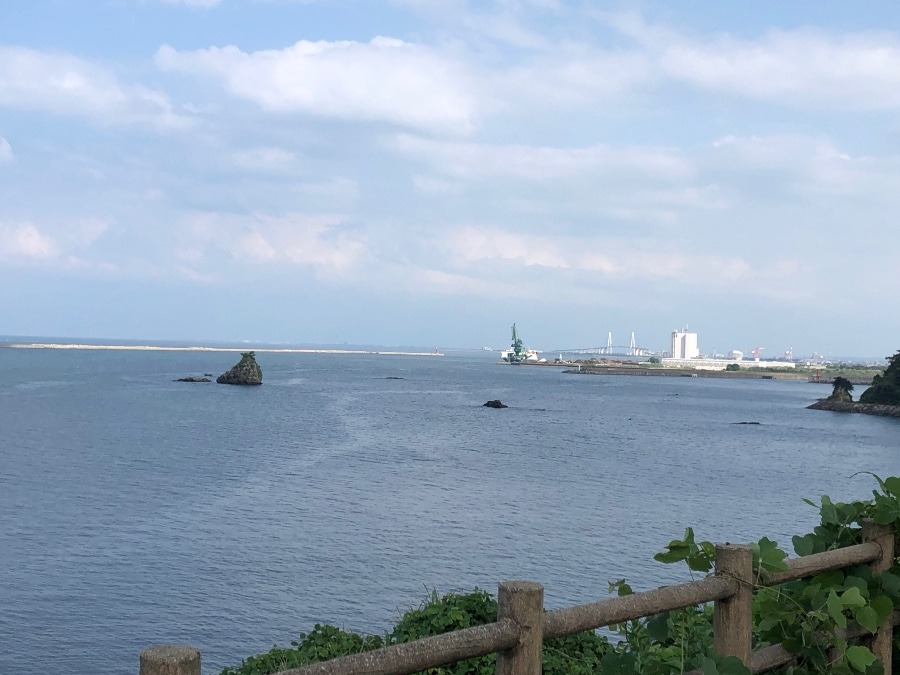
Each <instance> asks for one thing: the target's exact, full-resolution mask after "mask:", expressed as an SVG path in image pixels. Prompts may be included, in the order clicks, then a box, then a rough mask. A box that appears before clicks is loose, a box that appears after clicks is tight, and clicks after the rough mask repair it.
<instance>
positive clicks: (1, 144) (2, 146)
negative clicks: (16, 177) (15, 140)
mask: <svg viewBox="0 0 900 675" xmlns="http://www.w3.org/2000/svg"><path fill="white" fill-rule="evenodd" d="M12 158H13V149H12V146H11V145H10V144H9V141H8V140H6V139H5V138H3V136H0V164H2V163H3V162H11V161H12Z"/></svg>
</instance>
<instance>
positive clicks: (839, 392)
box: [828, 377, 853, 401]
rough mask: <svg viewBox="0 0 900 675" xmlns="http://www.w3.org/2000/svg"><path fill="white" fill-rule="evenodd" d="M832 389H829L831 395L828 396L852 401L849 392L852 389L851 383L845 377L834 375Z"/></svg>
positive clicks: (835, 399)
mask: <svg viewBox="0 0 900 675" xmlns="http://www.w3.org/2000/svg"><path fill="white" fill-rule="evenodd" d="M832 385H833V386H834V389H832V390H831V396H829V397H828V398H830V399H832V400H834V401H852V400H853V397H852V396H851V395H850V392H851V391H853V383H852V382H851V381H850V380H848V379H847V378H846V377H836V378H834V382H832Z"/></svg>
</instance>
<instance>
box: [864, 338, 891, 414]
mask: <svg viewBox="0 0 900 675" xmlns="http://www.w3.org/2000/svg"><path fill="white" fill-rule="evenodd" d="M887 360H888V367H887V368H885V370H884V373H882V374H881V375H876V376H875V377H874V378H872V386H871V387H869V388H868V389H866V390H865V391H864V392H863V393H862V396H860V397H859V402H860V403H880V404H881V405H900V350H897V353H896V354H894V355H893V356H889V357H887Z"/></svg>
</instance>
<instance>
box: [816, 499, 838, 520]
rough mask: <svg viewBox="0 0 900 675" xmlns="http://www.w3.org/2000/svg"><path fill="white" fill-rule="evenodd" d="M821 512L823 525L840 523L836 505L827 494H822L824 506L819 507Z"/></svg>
mask: <svg viewBox="0 0 900 675" xmlns="http://www.w3.org/2000/svg"><path fill="white" fill-rule="evenodd" d="M819 513H820V515H821V517H822V524H823V525H840V521H839V520H838V517H837V509H836V508H835V507H834V504H833V503H832V502H831V499H830V498H829V497H827V496H825V495H823V496H822V506H821V508H820V509H819Z"/></svg>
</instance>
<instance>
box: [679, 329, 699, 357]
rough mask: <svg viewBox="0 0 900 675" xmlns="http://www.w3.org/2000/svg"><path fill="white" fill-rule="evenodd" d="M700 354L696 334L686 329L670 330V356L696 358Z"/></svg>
mask: <svg viewBox="0 0 900 675" xmlns="http://www.w3.org/2000/svg"><path fill="white" fill-rule="evenodd" d="M698 356H700V349H699V347H698V346H697V334H696V333H688V332H686V331H677V330H676V331H672V358H673V359H696V358H697V357H698Z"/></svg>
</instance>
